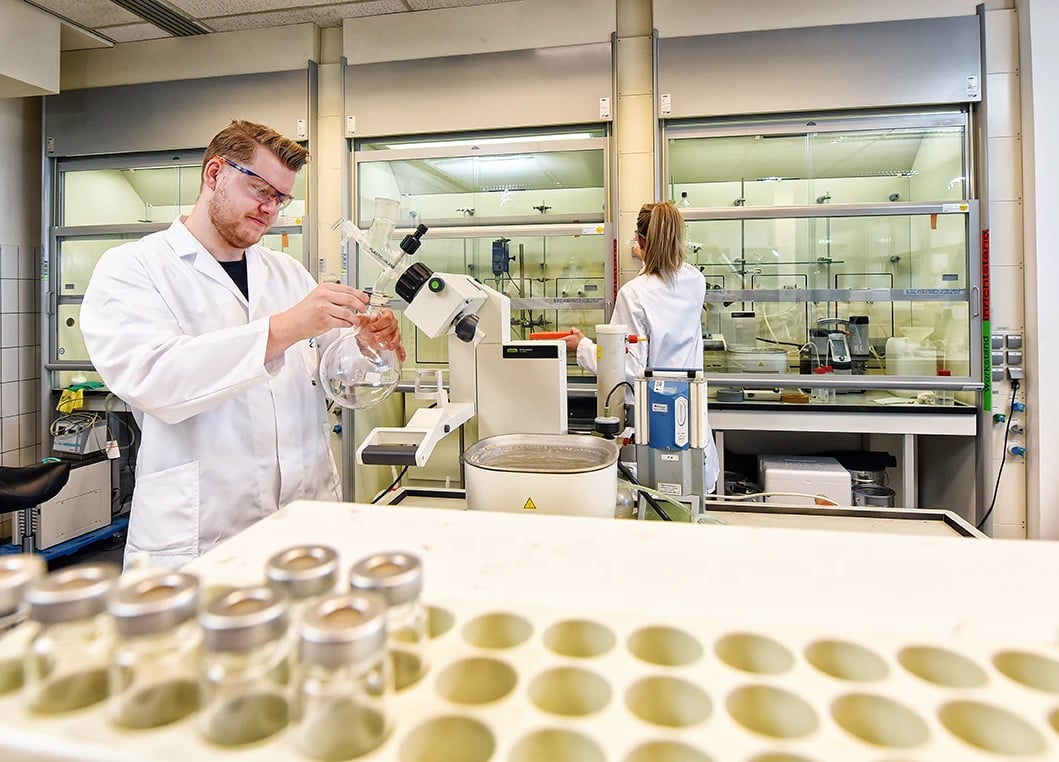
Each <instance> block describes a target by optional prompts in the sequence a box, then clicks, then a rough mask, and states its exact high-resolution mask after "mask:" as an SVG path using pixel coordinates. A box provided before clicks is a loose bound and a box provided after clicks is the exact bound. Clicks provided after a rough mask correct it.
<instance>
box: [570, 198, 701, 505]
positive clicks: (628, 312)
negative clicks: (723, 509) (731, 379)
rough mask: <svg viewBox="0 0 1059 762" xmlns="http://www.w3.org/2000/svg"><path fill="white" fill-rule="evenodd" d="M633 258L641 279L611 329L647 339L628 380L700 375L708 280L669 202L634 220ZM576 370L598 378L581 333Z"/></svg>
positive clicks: (630, 359) (625, 291) (633, 354)
mask: <svg viewBox="0 0 1059 762" xmlns="http://www.w3.org/2000/svg"><path fill="white" fill-rule="evenodd" d="M633 256H635V257H636V258H637V259H642V260H643V267H641V268H640V273H639V274H638V275H637V276H636V277H635V278H633V279H632V280H630V281H629V282H628V283H626V284H625V285H624V286H622V287H621V288H620V289H619V290H618V295H617V298H616V299H615V302H614V313H613V314H612V315H611V318H610V322H611V324H612V325H624V326H625V327H626V328H627V329H628V331H629V333H630V334H636V335H638V336H644V337H646V338H647V342H646V345H645V344H642V343H636V344H630V345H629V351H628V354H627V355H626V362H625V380H626V381H628V382H629V383H630V384H634V383H635V381H636V376H637V374H639V373H640V371H641V370H643V369H644V368H645V367H651V368H682V369H683V368H686V369H691V370H702V365H703V344H702V309H703V301H704V299H705V296H706V280H705V279H704V278H703V277H702V273H700V272H699V271H698V270H697V269H695V268H694V267H692V266H691V265H689V264H688V263H687V262H686V261H685V254H684V219H683V217H681V215H680V212H679V211H678V210H677V208H676V207H675V206H674V205H673V204H672V203H670V202H666V203H658V204H644V205H643V206H642V207H641V208H640V213H639V214H638V215H637V217H636V240H635V242H634V245H633ZM566 345H567V349H568V351H571V352H576V353H577V364H578V365H580V366H581V367H582V368H584V369H585V370H587V371H589V372H590V373H595V372H596V359H597V358H596V345H595V343H594V342H593V341H592V340H591V339H589V338H587V337H586V336H585V335H584V334H583V333H582V332H581V331H579V330H578V329H577V328H573V329H571V335H570V336H569V337H567V339H566ZM707 439H708V445H707V448H708V449H707V451H706V475H705V481H704V483H705V486H706V491H707V492H713V491H714V489H715V487H716V484H717V477H718V476H719V474H720V468H719V463H718V457H717V446H716V444H714V441H713V432H712V431H710V432H708V437H707Z"/></svg>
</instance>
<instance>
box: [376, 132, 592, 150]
mask: <svg viewBox="0 0 1059 762" xmlns="http://www.w3.org/2000/svg"><path fill="white" fill-rule="evenodd" d="M591 137H592V135H591V134H589V133H587V132H570V133H557V134H554V135H512V136H510V137H503V138H463V139H459V140H433V141H426V142H423V143H420V142H418V141H414V140H410V141H408V142H407V143H389V144H387V146H386V147H387V148H388V149H390V150H397V149H401V148H449V147H457V146H471V147H475V148H476V147H478V146H492V145H507V144H509V143H550V142H552V141H556V140H586V139H588V138H591Z"/></svg>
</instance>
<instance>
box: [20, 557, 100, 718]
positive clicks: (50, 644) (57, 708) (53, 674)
mask: <svg viewBox="0 0 1059 762" xmlns="http://www.w3.org/2000/svg"><path fill="white" fill-rule="evenodd" d="M120 574H121V570H120V569H119V568H118V566H117V565H116V564H79V565H77V566H71V567H69V568H66V569H60V570H58V571H54V572H52V573H51V574H48V575H47V576H45V577H41V578H40V579H38V580H35V581H33V582H31V583H30V584H29V585H27V586H26V592H25V599H26V603H27V604H29V618H30V619H31V620H32V621H34V622H37V623H38V624H39V625H40V629H39V630H37V633H36V634H35V635H34V637H33V639H32V640H31V641H30V643H29V646H28V647H27V649H26V658H25V663H24V668H25V681H26V682H25V685H24V686H23V688H22V695H23V696H24V697H25V700H26V705H27V706H28V707H29V708H30V709H31V710H33V711H36V712H42V713H49V714H55V713H60V712H69V711H72V710H74V709H81V708H82V707H86V706H89V705H91V704H95V703H96V702H99V701H102V700H103V699H105V698H106V697H107V668H108V666H109V664H110V653H111V650H112V649H113V647H114V628H113V625H112V623H111V621H110V619H109V617H108V616H107V613H106V609H107V596H108V595H109V594H110V591H111V589H112V588H113V586H114V583H115V582H116V581H117V579H118V577H119V576H120Z"/></svg>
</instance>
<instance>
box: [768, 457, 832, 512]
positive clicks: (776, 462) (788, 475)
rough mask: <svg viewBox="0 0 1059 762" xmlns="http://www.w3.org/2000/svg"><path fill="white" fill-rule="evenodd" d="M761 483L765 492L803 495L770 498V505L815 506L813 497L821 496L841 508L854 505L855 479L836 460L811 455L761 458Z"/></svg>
mask: <svg viewBox="0 0 1059 762" xmlns="http://www.w3.org/2000/svg"><path fill="white" fill-rule="evenodd" d="M757 470H758V482H759V483H760V484H761V486H762V488H763V489H764V491H765V492H794V493H799V495H804V497H801V496H798V495H789V496H788V495H775V496H772V497H766V498H765V502H768V503H793V504H800V503H808V504H812V503H813V502H815V501H814V500H813V498H812V497H809V495H820V496H822V497H825V498H828V499H829V500H833V501H834V502H835V503H837V504H838V505H852V503H853V493H852V486H853V484H852V479H851V478H850V475H849V471H847V470H846V469H845V468H843V467H842V466H841V465H840V464H839V462H838V461H837V460H835V459H834V458H827V457H818V456H807V455H759V456H758V459H757Z"/></svg>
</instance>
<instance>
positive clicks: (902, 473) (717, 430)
mask: <svg viewBox="0 0 1059 762" xmlns="http://www.w3.org/2000/svg"><path fill="white" fill-rule="evenodd" d="M719 386H720V385H719V384H711V390H710V394H711V397H710V400H709V422H710V426H711V428H712V429H713V432H714V439H715V441H716V444H717V451H718V453H719V455H720V459H721V463H720V466H721V472H722V473H724V471H725V449H726V445H731V444H733V441H732V440H733V439H735V438H737V437H738V435H740V434H742V433H744V432H748V433H757V432H766V433H774V432H784V433H790V434H809V435H816V434H820V435H831V434H838V435H842V434H850V435H861V437H862V438H863V439H865V440H866V441H870V440H871V438H872V437H875V436H884V437H895V438H897V439H898V441H899V447H900V451H899V452H895V453H892V454H894V455H895V456H896V457H897V460H898V472H899V478H898V480H897V481H896V482H895V483H893V484H891V486H893V487H894V488H895V491H896V493H897V505H899V506H906V507H910V508H914V507H919V506H920V505H921V502H922V501H921V490H920V484H919V470H920V469H919V468H918V467H908V466H907V464H918V463H919V459H920V456H921V454H922V453H921V449H922V448H921V446H920V445H921V438H922V437H935V436H941V437H958V438H960V441H961V442H962V443H964V444H966V445H967V446H968V447H969V448H971V449H970V451H969V453H968V455H969V457H970V459H971V461H972V463H973V461H974V458H973V447H974V442H975V438H976V437H977V434H978V408H976V407H975V406H974V405H969V404H966V403H964V402H960V401H958V400H957V401H956V402H954V404H952V405H929V404H917V403H916V398H915V397H901V396H896V395H894V394H893V393H892V392H891V391H890V390H881V389H880V390H868V391H863V392H855V393H854V392H849V393H838V394H836V395H835V398H836V401H835V402H833V403H827V404H814V403H796V402H782V401H779V400H771V399H761V398H758V399H744V400H743V401H742V402H719V401H717V399H716V398H715V396H714V395H715V392H716V389H717V388H718V387H719ZM568 390H569V391H568V396H569V399H570V410H571V427H572V428H576V429H579V430H590V429H591V423H592V422H591V418H592V416H594V415H595V408H594V402H593V403H592V406H591V407H589V406H587V405H586V404H585V403H584V400H586V399H593V400H594V398H595V393H596V388H595V379H593V378H585V379H577V380H576V381H575V380H574V379H571V380H570V383H569V385H568ZM747 391H748V392H749V391H752V390H747ZM753 391H757V392H759V393H760V392H762V391H765V392H766V394H765V395H764V396H766V397H767V396H769V394H770V393H771V391H772V390H761V389H758V390H753ZM574 411H579V412H578V413H576V414H575V412H574ZM575 415H576V417H575ZM825 438H826V437H825ZM729 449H730V448H729ZM812 449H842V448H834V447H827V448H812ZM864 449H884V448H882V447H879V446H877V445H875V446H872V447H865V448H864ZM763 454H764V453H763ZM777 454H778V453H777ZM717 490H718V494H724V484H723V480H720V481H719V482H718V486H717ZM934 502H936V501H934ZM936 507H942V508H949V509H952V510H956V512H957V513H959V514H960V515H962V516H963V517H964V518H966V519H968V520H971V519H973V518H974V507H973V505H967V506H964V508H963V510H959V506H953V505H942V504H939V505H937V506H936ZM972 523H973V522H972Z"/></svg>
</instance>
